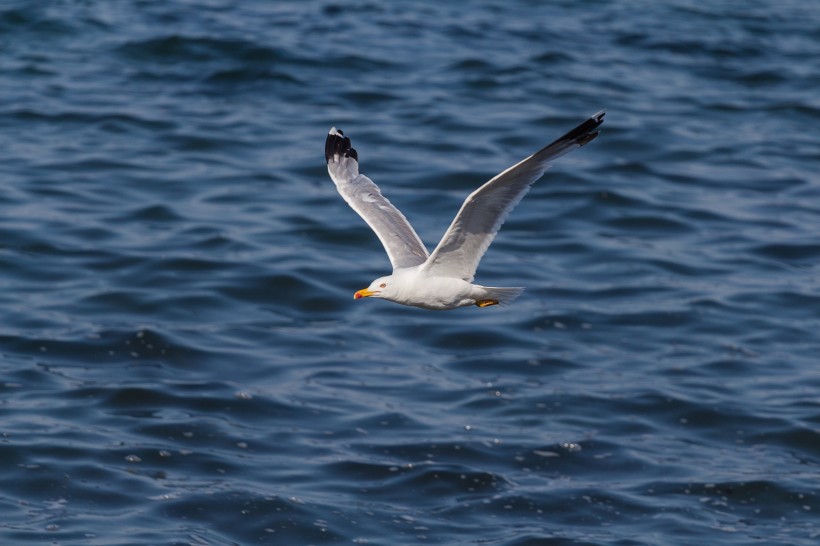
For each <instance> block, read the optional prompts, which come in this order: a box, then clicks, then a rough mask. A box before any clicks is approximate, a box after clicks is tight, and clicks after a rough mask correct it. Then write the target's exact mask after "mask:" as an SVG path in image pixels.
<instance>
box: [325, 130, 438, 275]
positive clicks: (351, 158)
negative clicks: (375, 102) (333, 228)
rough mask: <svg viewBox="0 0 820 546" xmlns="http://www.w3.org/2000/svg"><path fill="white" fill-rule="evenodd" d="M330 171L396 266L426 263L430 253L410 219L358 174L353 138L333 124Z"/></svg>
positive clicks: (327, 150)
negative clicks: (351, 144)
mask: <svg viewBox="0 0 820 546" xmlns="http://www.w3.org/2000/svg"><path fill="white" fill-rule="evenodd" d="M325 160H326V161H327V172H328V173H329V174H330V178H331V179H332V180H333V183H334V184H336V189H337V190H338V191H339V193H340V194H341V196H342V197H343V198H344V200H345V201H347V204H348V205H350V208H352V209H353V210H355V211H356V212H357V213H358V214H359V216H361V217H362V219H363V220H364V221H365V222H367V225H368V226H370V229H372V230H373V231H375V232H376V236H378V238H379V240H380V241H381V242H382V245H384V249H385V250H386V251H387V256H388V257H389V258H390V263H391V264H392V265H393V269H394V270H395V269H400V268H403V267H412V266H415V265H419V264H421V263H424V261H425V260H427V258H428V256H429V254H428V252H427V249H426V248H424V245H423V244H422V242H421V239H419V236H418V235H417V234H416V232H415V230H414V229H413V226H411V225H410V223H409V222H408V221H407V218H405V217H404V215H403V214H402V213H401V212H399V210H398V209H397V208H396V207H394V206H393V204H392V203H391V202H390V201H388V200H387V198H385V197H384V196H383V195H382V192H381V191H379V187H378V186H377V185H376V184H374V183H373V181H372V180H370V179H369V178H368V177H366V176H365V175H363V174H359V156H358V154H357V153H356V150H355V149H353V148H351V147H350V139H349V138H348V137H346V136H344V134H343V133H342V132H341V131H337V130H336V128H335V127H333V128H332V129H331V130H330V132H329V133H328V135H327V140H326V141H325Z"/></svg>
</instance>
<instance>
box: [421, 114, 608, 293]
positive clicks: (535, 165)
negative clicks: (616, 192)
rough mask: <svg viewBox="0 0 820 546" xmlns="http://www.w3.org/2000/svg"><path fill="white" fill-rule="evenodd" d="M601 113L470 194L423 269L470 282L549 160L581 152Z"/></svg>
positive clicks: (589, 138)
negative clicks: (485, 254) (509, 216)
mask: <svg viewBox="0 0 820 546" xmlns="http://www.w3.org/2000/svg"><path fill="white" fill-rule="evenodd" d="M604 114H605V112H604V111H601V112H598V113H597V114H595V115H594V116H592V117H590V118H589V119H587V120H586V121H585V122H584V123H582V124H581V125H579V126H578V127H576V128H575V129H573V130H572V131H570V132H568V133H567V134H565V135H564V136H562V137H561V138H559V139H557V140H556V141H554V142H552V143H551V144H549V145H547V146H545V147H544V148H542V149H541V150H539V151H537V152H535V153H534V154H533V155H531V156H530V157H528V158H526V159H525V160H523V161H521V162H520V163H517V164H515V165H513V166H512V167H510V168H509V169H507V170H505V171H504V172H502V173H500V174H498V175H496V176H495V177H493V178H492V179H490V180H489V181H488V182H486V183H485V184H484V185H483V186H481V187H480V188H478V189H477V190H475V191H474V192H473V193H471V194H470V195H469V196H468V197H467V199H466V200H465V201H464V204H463V205H461V210H459V211H458V214H457V215H456V217H455V219H453V223H452V224H450V227H449V228H448V229H447V232H446V233H445V234H444V237H442V239H441V242H439V244H438V246H437V247H436V248H435V250H433V253H432V254H431V255H430V258H429V259H428V260H427V263H426V264H425V265H424V269H425V270H426V271H428V272H429V273H430V274H432V275H437V276H444V277H456V278H460V279H464V280H465V281H467V282H472V280H473V277H474V275H475V270H476V268H477V267H478V263H479V261H481V257H482V256H484V252H486V251H487V247H489V246H490V243H491V242H492V241H493V239H494V238H495V235H496V233H498V230H499V229H500V228H501V225H502V224H503V223H504V220H505V219H506V218H507V215H508V214H509V213H510V211H511V210H512V209H513V208H514V207H515V205H517V204H518V202H519V201H521V199H522V198H523V197H524V195H526V193H527V192H528V191H529V189H530V187H531V186H532V184H533V183H534V182H535V181H536V180H538V179H539V178H541V176H543V174H544V171H546V170H547V168H549V166H550V162H551V161H553V160H555V159H556V158H558V157H561V156H562V155H564V154H566V153H567V152H570V151H572V150H574V149H576V148H580V147H581V146H583V145H584V144H586V143H588V142H590V141H591V140H592V139H594V138H595V137H596V136H598V131H597V130H596V129H597V127H598V126H599V125H601V123H603V120H604Z"/></svg>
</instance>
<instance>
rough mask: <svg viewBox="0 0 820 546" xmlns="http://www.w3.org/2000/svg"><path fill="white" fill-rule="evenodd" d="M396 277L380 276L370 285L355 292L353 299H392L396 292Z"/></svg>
mask: <svg viewBox="0 0 820 546" xmlns="http://www.w3.org/2000/svg"><path fill="white" fill-rule="evenodd" d="M394 280H395V279H393V277H392V276H388V277H380V278H378V279H376V280H375V281H373V282H372V283H370V286H368V287H367V288H363V289H361V290H359V291H358V292H356V293H355V294H353V299H354V300H357V299H359V298H384V299H390V298H391V296H393V294H394V288H395V282H394Z"/></svg>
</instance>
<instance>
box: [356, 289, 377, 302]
mask: <svg viewBox="0 0 820 546" xmlns="http://www.w3.org/2000/svg"><path fill="white" fill-rule="evenodd" d="M373 294H375V292H371V291H370V290H368V289H367V288H362V289H361V290H359V291H358V292H356V293H355V294H353V299H354V300H357V299H359V298H367V297H370V296H372V295H373Z"/></svg>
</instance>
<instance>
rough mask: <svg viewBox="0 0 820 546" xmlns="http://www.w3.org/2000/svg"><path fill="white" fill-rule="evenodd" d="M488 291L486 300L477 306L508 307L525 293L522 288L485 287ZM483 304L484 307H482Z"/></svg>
mask: <svg viewBox="0 0 820 546" xmlns="http://www.w3.org/2000/svg"><path fill="white" fill-rule="evenodd" d="M482 288H484V290H485V291H486V296H485V299H482V300H480V301H479V302H478V303H476V305H478V306H479V307H485V306H487V305H506V304H508V303H510V302H511V301H513V300H514V299H515V298H517V297H518V296H520V295H521V292H523V291H524V289H523V288H521V287H518V286H516V287H512V288H499V287H497V286H483V287H482ZM482 303H483V305H482Z"/></svg>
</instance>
